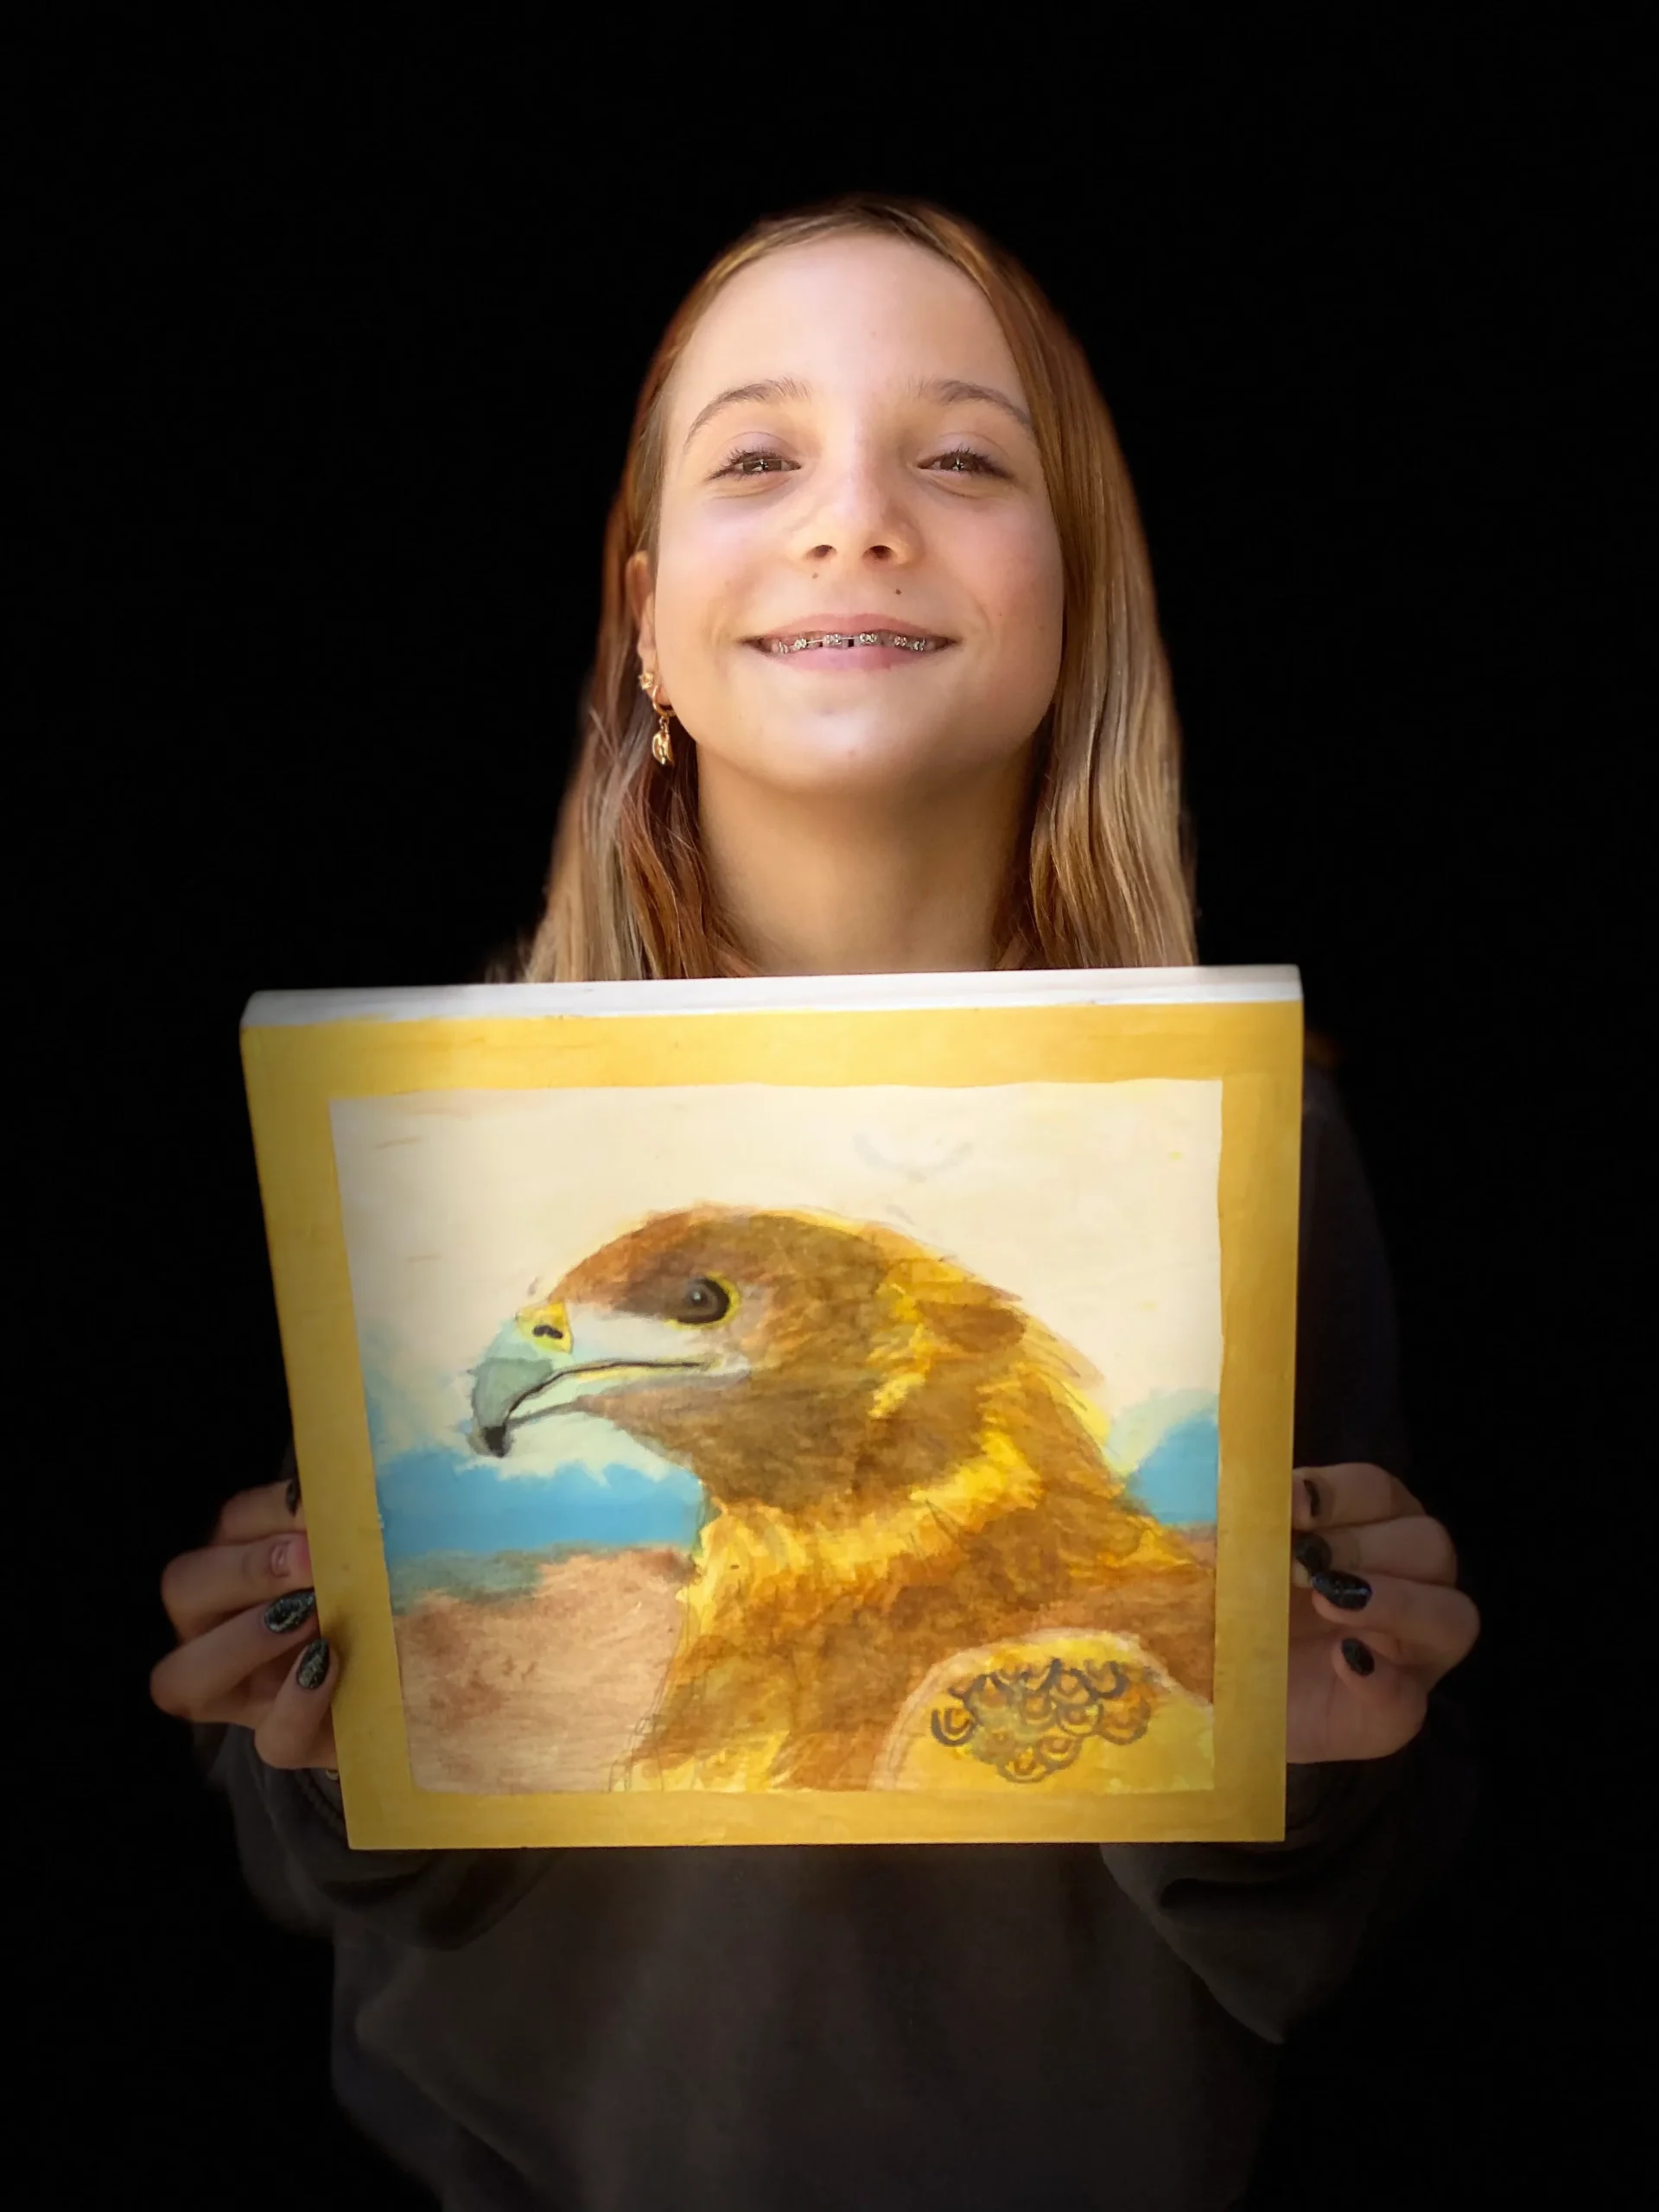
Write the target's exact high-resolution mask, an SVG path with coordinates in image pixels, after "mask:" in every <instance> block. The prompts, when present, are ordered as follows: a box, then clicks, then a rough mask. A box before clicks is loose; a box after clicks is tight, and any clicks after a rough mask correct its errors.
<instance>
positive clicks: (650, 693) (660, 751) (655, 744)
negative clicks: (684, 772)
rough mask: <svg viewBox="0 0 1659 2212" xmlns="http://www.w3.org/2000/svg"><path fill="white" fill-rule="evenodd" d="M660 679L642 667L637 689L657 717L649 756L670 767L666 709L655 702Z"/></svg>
mask: <svg viewBox="0 0 1659 2212" xmlns="http://www.w3.org/2000/svg"><path fill="white" fill-rule="evenodd" d="M662 680H663V679H662V678H661V677H660V676H654V675H653V676H647V675H646V673H645V670H644V669H643V668H642V669H641V670H640V671H639V689H640V690H642V691H643V692H644V693H645V695H646V696H647V697H648V698H649V699H650V701H651V704H652V712H653V713H654V714H655V715H656V717H657V728H656V730H655V732H654V734H653V735H652V741H651V757H652V760H655V761H656V762H657V763H658V766H660V767H664V768H671V767H672V766H673V765H674V747H673V742H672V741H671V738H670V737H669V734H668V709H666V708H664V707H659V706H658V704H657V691H658V686H659V684H660V683H662Z"/></svg>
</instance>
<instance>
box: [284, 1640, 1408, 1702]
mask: <svg viewBox="0 0 1659 2212" xmlns="http://www.w3.org/2000/svg"><path fill="white" fill-rule="evenodd" d="M1363 1648H1364V1647H1363V1645H1362V1646H1361V1649H1363ZM327 1672H328V1639H327V1637H326V1636H320V1637H316V1638H315V1641H314V1642H312V1643H308V1644H307V1645H306V1647H305V1656H304V1658H302V1660H301V1662H300V1663H299V1667H298V1669H297V1670H296V1674H295V1676H294V1679H295V1681H296V1682H297V1683H298V1684H299V1686H300V1688H302V1690H314V1689H315V1688H316V1687H317V1686H318V1684H319V1683H320V1682H321V1680H322V1678H323V1676H324V1675H326V1674H327Z"/></svg>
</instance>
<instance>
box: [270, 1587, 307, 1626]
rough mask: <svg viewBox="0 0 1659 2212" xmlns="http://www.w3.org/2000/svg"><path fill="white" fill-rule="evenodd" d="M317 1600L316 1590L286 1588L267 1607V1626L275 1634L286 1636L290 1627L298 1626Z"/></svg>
mask: <svg viewBox="0 0 1659 2212" xmlns="http://www.w3.org/2000/svg"><path fill="white" fill-rule="evenodd" d="M316 1602H317V1593H316V1592H315V1590H285V1591H283V1594H282V1596H281V1597H280V1598H273V1599H271V1601H270V1604H269V1605H267V1606H266V1607H265V1626H266V1627H267V1628H268V1629H269V1630H270V1632H271V1634H272V1635H273V1636H286V1635H287V1634H288V1631H289V1629H291V1628H298V1626H299V1624H300V1623H301V1622H302V1620H304V1619H305V1618H307V1617H308V1614H309V1613H310V1612H311V1611H313V1609H314V1608H315V1605H316Z"/></svg>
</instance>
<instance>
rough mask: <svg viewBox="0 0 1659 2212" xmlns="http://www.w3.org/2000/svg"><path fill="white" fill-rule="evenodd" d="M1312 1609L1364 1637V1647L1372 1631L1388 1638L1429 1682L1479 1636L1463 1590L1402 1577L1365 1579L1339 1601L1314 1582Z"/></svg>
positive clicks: (1461, 1656) (1476, 1615)
mask: <svg viewBox="0 0 1659 2212" xmlns="http://www.w3.org/2000/svg"><path fill="white" fill-rule="evenodd" d="M1367 1592H1369V1594H1366V1593H1367ZM1313 1610H1314V1611H1315V1612H1317V1613H1318V1614H1319V1618H1320V1619H1321V1620H1325V1621H1328V1622H1329V1623H1330V1624H1331V1625H1332V1628H1337V1627H1340V1628H1341V1629H1342V1630H1343V1631H1344V1634H1349V1635H1354V1636H1358V1637H1363V1639H1364V1641H1365V1642H1366V1643H1371V1642H1372V1641H1373V1631H1375V1632H1376V1635H1377V1636H1380V1637H1388V1638H1389V1639H1391V1641H1392V1643H1393V1644H1394V1645H1395V1648H1396V1651H1397V1655H1398V1656H1399V1658H1400V1659H1401V1660H1402V1662H1403V1663H1404V1664H1406V1665H1407V1666H1411V1667H1418V1668H1422V1669H1427V1673H1428V1675H1429V1678H1430V1679H1431V1680H1432V1681H1438V1680H1439V1678H1440V1675H1444V1674H1446V1673H1447V1672H1448V1671H1449V1670H1450V1669H1452V1668H1453V1667H1456V1666H1458V1665H1459V1664H1461V1662H1463V1661H1464V1660H1465V1659H1466V1658H1467V1657H1468V1656H1469V1654H1470V1652H1471V1650H1473V1649H1474V1645H1475V1639H1476V1638H1477V1637H1478V1635H1479V1634H1480V1615H1479V1613H1478V1611H1476V1608H1475V1604H1474V1601H1473V1599H1471V1598H1470V1597H1469V1596H1467V1595H1466V1593H1465V1592H1463V1591H1461V1590H1449V1589H1446V1588H1445V1587H1444V1586H1442V1585H1440V1584H1439V1583H1433V1582H1413V1581H1410V1580H1408V1579H1407V1578H1406V1577H1405V1576H1403V1575H1396V1574H1376V1575H1370V1576H1368V1577H1367V1578H1366V1579H1365V1580H1364V1581H1363V1582H1361V1583H1360V1584H1359V1585H1358V1587H1357V1589H1354V1590H1350V1591H1348V1592H1345V1593H1344V1598H1343V1600H1342V1601H1341V1602H1338V1599H1335V1598H1332V1597H1329V1596H1327V1595H1325V1592H1322V1591H1321V1590H1320V1588H1319V1585H1318V1584H1317V1583H1316V1584H1315V1585H1314V1587H1313ZM1390 1656H1394V1655H1392V1654H1391V1655H1390Z"/></svg>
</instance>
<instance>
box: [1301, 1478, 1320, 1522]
mask: <svg viewBox="0 0 1659 2212" xmlns="http://www.w3.org/2000/svg"><path fill="white" fill-rule="evenodd" d="M1302 1488H1303V1489H1304V1490H1305V1491H1306V1492H1307V1510H1308V1511H1309V1512H1310V1513H1311V1514H1312V1515H1313V1518H1314V1519H1315V1520H1316V1521H1317V1520H1318V1519H1319V1485H1318V1484H1316V1483H1314V1482H1313V1481H1312V1480H1311V1479H1310V1478H1309V1477H1308V1476H1306V1475H1304V1476H1303V1477H1302Z"/></svg>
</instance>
